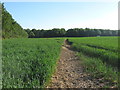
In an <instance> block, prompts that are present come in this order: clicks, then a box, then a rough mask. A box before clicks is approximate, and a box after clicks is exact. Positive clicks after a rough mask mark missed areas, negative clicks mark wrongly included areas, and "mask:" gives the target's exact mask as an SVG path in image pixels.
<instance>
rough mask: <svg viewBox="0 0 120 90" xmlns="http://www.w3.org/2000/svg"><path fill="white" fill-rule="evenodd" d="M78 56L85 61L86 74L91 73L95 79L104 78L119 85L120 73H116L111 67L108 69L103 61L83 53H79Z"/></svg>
mask: <svg viewBox="0 0 120 90" xmlns="http://www.w3.org/2000/svg"><path fill="white" fill-rule="evenodd" d="M78 56H79V57H80V59H81V60H82V61H83V67H84V69H85V71H86V72H89V73H90V74H91V75H92V76H93V77H95V78H103V80H107V81H109V82H113V83H115V84H117V82H118V72H117V71H114V69H113V68H112V67H110V66H109V67H108V66H107V67H106V65H105V64H104V63H103V62H102V60H101V59H99V58H92V57H87V56H85V55H84V54H83V53H78ZM103 80H102V81H103ZM103 82H104V81H103Z"/></svg>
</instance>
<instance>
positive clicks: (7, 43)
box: [2, 37, 120, 88]
mask: <svg viewBox="0 0 120 90" xmlns="http://www.w3.org/2000/svg"><path fill="white" fill-rule="evenodd" d="M64 39H66V38H37V39H36V38H31V39H30V38H29V39H5V40H3V42H2V44H3V47H2V50H3V52H2V65H3V88H40V87H44V86H45V85H46V84H47V83H48V82H49V80H50V78H51V75H52V74H53V72H54V69H55V67H56V62H57V60H58V59H59V55H60V49H61V46H62V44H63V41H64ZM68 39H69V41H71V42H73V44H72V49H74V50H76V51H78V56H79V57H80V60H83V66H84V67H85V70H86V72H89V73H91V74H92V75H93V76H94V77H104V80H109V81H110V82H112V83H117V82H118V74H120V73H119V71H118V70H119V69H118V63H120V61H119V57H118V53H119V50H118V37H80V38H68ZM108 86H109V85H108Z"/></svg>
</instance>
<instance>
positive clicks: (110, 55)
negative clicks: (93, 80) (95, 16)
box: [70, 37, 120, 86]
mask: <svg viewBox="0 0 120 90" xmlns="http://www.w3.org/2000/svg"><path fill="white" fill-rule="evenodd" d="M117 40H118V37H90V38H89V37H85V38H77V39H76V38H70V41H71V42H73V44H72V48H73V49H74V50H76V51H78V56H80V59H83V62H84V64H83V65H84V67H85V69H86V71H87V72H91V73H92V75H93V76H95V77H103V78H104V80H109V81H110V82H113V83H118V86H120V79H119V76H118V75H120V69H119V68H118V64H119V63H120V58H119V56H118V55H119V50H118V41H117ZM113 42H114V43H113ZM116 44H117V45H116ZM92 46H94V47H92ZM100 47H102V48H100Z"/></svg>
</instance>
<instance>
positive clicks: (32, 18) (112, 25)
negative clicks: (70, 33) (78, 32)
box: [4, 2, 118, 30]
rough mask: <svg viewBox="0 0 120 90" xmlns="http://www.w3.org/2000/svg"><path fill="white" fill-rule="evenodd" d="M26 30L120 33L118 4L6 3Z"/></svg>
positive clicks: (7, 7)
mask: <svg viewBox="0 0 120 90" xmlns="http://www.w3.org/2000/svg"><path fill="white" fill-rule="evenodd" d="M4 5H5V8H6V10H7V11H8V12H9V13H10V14H11V15H12V16H13V18H14V19H15V20H16V21H17V22H18V23H19V24H20V25H21V26H22V27H23V28H24V29H26V28H30V29H33V28H36V29H52V28H65V29H70V28H86V27H87V28H96V29H111V30H117V29H118V2H5V3H4Z"/></svg>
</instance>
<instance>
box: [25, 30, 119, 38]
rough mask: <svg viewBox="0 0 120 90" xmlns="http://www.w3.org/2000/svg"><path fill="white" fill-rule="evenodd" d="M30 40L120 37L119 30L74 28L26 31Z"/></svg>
mask: <svg viewBox="0 0 120 90" xmlns="http://www.w3.org/2000/svg"><path fill="white" fill-rule="evenodd" d="M24 30H25V31H26V32H27V33H28V37H29V38H43V37H93V36H118V32H119V30H103V29H90V28H85V29H83V28H73V29H68V30H65V29H64V28H53V29H51V30H44V29H41V30H39V29H38V30H36V29H32V30H30V29H24Z"/></svg>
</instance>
